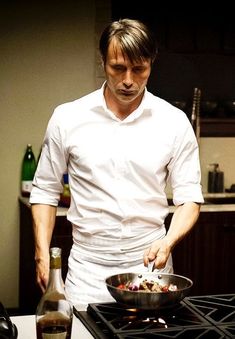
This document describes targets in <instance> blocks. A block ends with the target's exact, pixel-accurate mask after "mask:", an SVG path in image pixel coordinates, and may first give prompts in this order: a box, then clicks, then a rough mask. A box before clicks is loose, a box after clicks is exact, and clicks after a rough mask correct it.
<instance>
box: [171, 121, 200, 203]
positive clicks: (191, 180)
mask: <svg viewBox="0 0 235 339" xmlns="http://www.w3.org/2000/svg"><path fill="white" fill-rule="evenodd" d="M180 123H182V124H185V128H180V131H184V132H183V133H182V132H179V133H178V135H177V137H176V140H175V144H174V150H173V157H172V160H171V161H170V163H169V165H168V170H169V181H170V183H171V187H172V193H173V203H174V204H175V205H176V206H177V205H181V204H183V203H185V202H189V201H193V202H196V203H203V202H204V199H203V196H202V187H201V170H200V159H199V147H198V143H197V140H196V136H195V134H194V131H193V129H192V126H191V124H190V123H189V121H188V119H187V118H184V119H182V121H181V122H180ZM181 127H182V126H181Z"/></svg>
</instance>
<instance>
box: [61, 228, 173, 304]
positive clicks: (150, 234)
mask: <svg viewBox="0 0 235 339" xmlns="http://www.w3.org/2000/svg"><path fill="white" fill-rule="evenodd" d="M139 234H141V235H139V236H134V237H130V236H128V237H122V238H121V239H116V238H115V239H111V238H110V237H108V236H107V237H105V236H102V237H101V236H99V235H95V234H88V233H86V234H82V233H80V232H79V227H77V226H75V225H73V237H74V244H73V246H72V249H71V252H70V256H69V262H68V274H67V277H66V281H65V290H66V295H67V298H68V300H70V301H71V303H72V304H73V305H74V306H75V307H76V308H77V309H79V310H86V307H87V305H88V304H89V303H98V302H113V301H114V299H113V297H112V296H111V295H110V294H109V292H108V290H107V288H106V285H105V278H107V277H108V276H110V275H114V274H118V273H125V272H137V273H140V272H147V270H148V269H147V267H145V266H144V264H143V254H144V250H145V249H146V248H148V247H149V246H150V245H151V243H152V242H153V241H154V240H157V239H161V238H163V237H164V236H165V227H164V225H163V226H162V227H161V228H158V229H153V227H151V228H149V229H147V230H146V226H145V227H144V229H143V232H139ZM143 234H144V236H143ZM159 272H165V273H172V272H173V267H172V257H171V256H170V257H169V259H168V262H167V264H166V266H165V268H164V269H162V270H159Z"/></svg>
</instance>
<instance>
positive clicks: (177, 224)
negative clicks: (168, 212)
mask: <svg viewBox="0 0 235 339" xmlns="http://www.w3.org/2000/svg"><path fill="white" fill-rule="evenodd" d="M199 213H200V204H196V203H194V202H187V203H185V204H183V205H180V206H178V207H177V208H176V210H175V212H174V214H173V216H172V219H171V223H170V227H169V230H168V232H167V234H166V236H165V237H164V238H163V239H159V240H156V241H154V242H153V243H152V246H151V247H150V248H149V249H148V250H146V251H145V253H144V264H145V266H147V265H148V262H149V261H152V260H154V259H155V258H156V259H155V268H158V269H161V268H164V267H165V265H166V262H167V259H168V257H169V255H170V253H171V252H172V250H173V248H174V247H175V245H176V244H178V243H179V242H180V240H182V239H183V238H184V237H185V236H186V235H187V234H188V233H189V232H190V231H191V229H192V228H193V226H194V225H195V223H196V221H197V219H198V217H199Z"/></svg>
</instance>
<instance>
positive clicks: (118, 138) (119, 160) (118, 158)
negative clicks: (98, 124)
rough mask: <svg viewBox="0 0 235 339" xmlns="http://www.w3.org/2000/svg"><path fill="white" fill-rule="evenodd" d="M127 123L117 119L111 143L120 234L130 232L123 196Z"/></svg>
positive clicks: (124, 188) (125, 202) (126, 167)
mask: <svg viewBox="0 0 235 339" xmlns="http://www.w3.org/2000/svg"><path fill="white" fill-rule="evenodd" d="M127 128H128V124H127V123H125V122H124V121H117V122H116V126H115V129H114V143H113V147H114V150H113V162H114V180H115V188H116V194H117V203H118V205H119V208H120V210H121V211H122V215H123V219H122V221H121V225H122V236H126V235H128V234H130V232H131V229H130V226H131V225H130V223H129V222H128V218H126V216H127V215H126V213H127V208H128V206H127V205H128V201H127V199H126V198H125V190H126V189H127V187H126V183H125V180H126V179H125V175H126V174H127V173H128V166H127V161H128V159H126V152H125V145H126V142H128V140H127V139H126V135H127V133H126V129H127Z"/></svg>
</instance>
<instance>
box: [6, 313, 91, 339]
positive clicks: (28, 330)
mask: <svg viewBox="0 0 235 339" xmlns="http://www.w3.org/2000/svg"><path fill="white" fill-rule="evenodd" d="M11 321H12V322H13V323H14V324H15V325H16V327H17V329H18V338H17V339H36V326H35V316H34V315H25V316H15V317H11ZM77 338H81V339H94V337H93V336H92V335H91V333H90V332H89V331H88V330H87V329H86V327H85V326H84V325H83V324H82V322H81V321H80V320H79V319H78V318H77V317H76V316H74V317H73V326H72V338H71V339H77Z"/></svg>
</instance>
